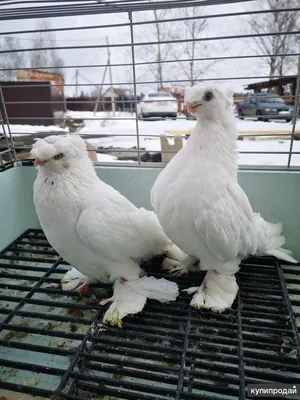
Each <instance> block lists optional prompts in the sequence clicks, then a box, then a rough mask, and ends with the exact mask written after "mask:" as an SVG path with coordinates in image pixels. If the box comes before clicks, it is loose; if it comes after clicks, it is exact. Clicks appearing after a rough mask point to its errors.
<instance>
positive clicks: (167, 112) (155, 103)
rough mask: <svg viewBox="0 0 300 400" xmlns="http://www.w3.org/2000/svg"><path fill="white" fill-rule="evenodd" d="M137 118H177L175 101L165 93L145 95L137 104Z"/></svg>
mask: <svg viewBox="0 0 300 400" xmlns="http://www.w3.org/2000/svg"><path fill="white" fill-rule="evenodd" d="M136 109H137V116H138V118H148V117H171V118H172V119H176V118H177V110H178V105H177V99H176V98H175V97H173V96H172V95H170V94H169V93H165V92H153V93H147V94H145V95H144V96H143V97H142V99H141V100H140V101H139V102H138V103H137V107H136Z"/></svg>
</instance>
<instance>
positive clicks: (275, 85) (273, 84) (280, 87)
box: [245, 76, 297, 105]
mask: <svg viewBox="0 0 300 400" xmlns="http://www.w3.org/2000/svg"><path fill="white" fill-rule="evenodd" d="M287 86H290V90H289V92H290V94H291V96H295V95H296V86H297V76H289V77H286V78H278V79H270V80H269V81H264V82H257V83H250V84H249V85H248V86H246V87H245V90H253V91H254V93H261V91H262V89H273V90H274V92H275V93H277V94H278V95H279V96H281V97H283V99H284V101H285V102H286V103H288V104H291V105H293V104H294V97H291V98H290V97H289V96H288V95H285V92H286V90H285V87H287Z"/></svg>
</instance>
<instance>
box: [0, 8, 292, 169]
mask: <svg viewBox="0 0 300 400" xmlns="http://www.w3.org/2000/svg"><path fill="white" fill-rule="evenodd" d="M25 3H26V2H25ZM241 5H242V6H243V7H244V8H241ZM17 6H18V8H17ZM217 6H218V9H217ZM226 6H227V7H226ZM230 6H232V7H233V8H231V9H229V7H230ZM0 7H1V15H0V19H2V20H3V21H4V23H6V22H7V21H14V23H15V24H16V25H15V29H14V30H12V29H11V25H8V27H7V28H6V29H5V28H3V31H2V32H0V41H1V40H2V41H4V40H5V38H10V39H11V40H14V41H15V43H16V44H19V45H18V46H17V45H16V46H15V47H14V48H12V47H8V48H5V46H2V48H1V49H0V67H1V68H0V73H2V74H5V73H8V75H9V76H10V75H11V74H12V75H13V76H14V74H15V73H18V72H20V71H23V72H24V71H25V72H26V71H27V72H30V71H32V70H33V71H35V70H37V69H38V70H39V71H40V72H41V71H46V72H47V71H52V72H53V71H57V70H60V72H62V73H63V75H64V78H65V79H64V81H63V83H60V84H57V83H55V82H51V83H50V85H49V82H46V83H45V82H44V83H42V82H40V84H39V87H40V89H41V90H42V89H43V88H45V87H50V88H51V90H54V89H55V88H59V87H63V91H65V92H66V93H68V96H70V91H73V90H75V92H76V96H77V98H78V93H77V91H78V90H82V91H83V92H85V93H90V92H92V91H95V90H96V92H97V96H96V95H95V96H94V97H97V100H96V98H93V99H92V100H82V103H81V105H82V106H83V107H85V106H86V107H89V110H91V109H94V107H95V109H97V107H98V106H99V105H100V106H101V107H102V108H103V110H105V109H106V107H107V106H108V107H110V109H111V110H113V109H114V107H118V102H117V101H114V100H113V99H110V100H109V101H107V100H105V99H104V98H102V97H103V93H104V92H107V91H109V90H110V89H113V90H114V89H115V88H117V89H120V88H122V89H126V90H129V91H130V92H131V99H130V100H126V99H125V98H123V99H122V100H121V101H120V102H121V103H122V107H124V109H126V110H129V109H130V110H131V111H130V113H129V114H130V115H125V114H126V113H121V114H120V113H119V114H118V113H114V112H113V113H107V114H104V113H102V114H101V113H96V115H93V116H85V117H80V118H83V119H84V124H85V126H84V127H83V129H81V128H82V127H81V128H78V129H77V131H76V132H78V133H79V134H80V135H82V136H83V137H84V138H86V139H87V140H89V141H90V142H91V143H92V142H93V144H95V151H96V152H97V153H98V162H97V164H98V165H103V164H104V165H116V163H115V162H113V161H112V162H109V161H107V160H108V159H109V160H115V159H116V158H117V161H118V165H119V166H123V165H124V164H121V163H119V161H126V164H125V165H126V166H127V167H139V166H140V165H143V167H151V168H153V167H158V168H160V167H162V166H163V165H164V163H162V162H161V160H158V162H151V163H150V161H154V158H155V155H156V154H157V152H158V153H159V152H160V154H162V152H164V153H173V154H174V153H175V152H176V151H174V149H172V150H170V151H168V150H163V149H162V148H160V147H159V146H157V143H155V140H156V139H158V138H159V136H160V134H163V133H164V131H165V130H166V129H172V125H173V124H172V122H169V121H168V122H169V125H167V124H165V125H162V126H161V127H160V128H159V129H158V128H157V127H156V126H155V123H154V124H153V129H148V128H147V127H146V125H145V124H144V121H142V120H141V119H139V118H138V113H137V112H135V110H137V107H138V104H144V102H145V101H144V100H143V98H140V95H141V93H142V92H143V91H144V90H150V87H151V90H154V89H153V88H154V87H157V88H159V89H160V90H169V89H170V88H171V89H172V88H173V89H174V88H176V89H177V88H180V89H181V90H183V89H184V88H186V87H187V86H189V85H191V84H195V83H197V82H199V81H203V82H220V83H222V82H226V83H229V84H236V83H237V82H241V83H240V86H242V85H243V83H245V84H246V83H247V84H250V83H253V82H254V81H257V80H259V81H260V80H268V79H269V78H270V77H271V78H272V79H277V78H278V79H279V80H280V79H290V80H292V81H293V82H294V83H293V85H294V86H295V87H294V89H293V90H292V91H291V93H290V95H289V97H290V100H292V102H293V104H294V111H293V113H292V114H291V116H290V117H289V118H287V121H289V120H291V119H292V124H291V125H286V126H279V125H278V129H277V127H275V128H276V129H275V128H274V129H275V131H278V130H280V131H281V132H280V138H281V139H282V141H281V143H280V145H278V146H276V150H274V148H273V147H272V146H271V145H270V146H261V148H260V150H259V151H258V149H257V148H256V147H257V146H256V144H255V145H253V146H250V147H252V148H248V147H247V146H245V142H248V139H249V138H251V139H252V138H253V137H254V136H255V138H257V139H260V138H262V137H265V136H266V134H267V135H269V134H270V132H269V131H271V129H269V128H268V127H267V124H265V125H264V127H263V128H262V129H260V128H259V129H258V130H257V132H256V129H254V128H253V132H256V133H255V134H254V133H251V132H250V133H249V132H244V128H242V132H240V137H241V138H244V139H246V140H245V142H244V144H242V145H241V149H240V154H241V159H242V160H243V161H241V162H240V164H241V168H244V169H252V168H253V165H259V166H260V168H261V169H265V168H267V169H269V168H270V169H278V168H279V169H289V170H299V165H300V164H299V163H300V161H299V160H300V157H299V154H300V152H299V148H298V144H299V143H297V142H296V140H297V139H299V130H297V126H296V121H297V118H298V117H299V115H298V114H299V100H298V99H299V96H300V85H299V79H300V78H299V77H300V75H299V62H300V61H299V60H300V58H299V57H300V53H299V46H298V43H300V42H299V37H300V36H299V35H300V30H299V23H298V22H299V21H298V22H297V23H295V24H294V25H293V26H290V27H286V26H284V28H282V29H281V28H280V29H279V28H278V29H275V31H274V29H273V28H272V29H269V28H268V27H265V26H264V25H263V24H262V25H261V26H260V29H259V30H258V31H250V32H249V31H248V30H247V29H246V27H247V26H248V25H247V24H248V23H249V21H250V19H251V18H253V19H257V20H259V18H268V16H270V15H273V14H274V15H277V16H278V18H279V19H280V16H281V15H291V14H293V15H298V17H299V15H300V14H299V13H300V7H299V4H298V3H297V2H296V1H292V0H289V1H286V2H280V3H278V6H277V7H275V8H274V7H273V8H270V9H269V8H267V7H264V6H263V5H262V2H258V1H254V0H248V1H245V0H244V1H242V0H218V1H212V0H202V1H196V0H195V1H182V0H181V1H180V0H168V1H164V0H158V1H144V0H134V1H127V0H119V1H115V0H108V1H101V2H99V1H87V2H84V4H83V3H81V2H79V1H74V2H61V1H56V2H55V4H53V2H48V1H44V2H43V3H40V4H37V3H32V2H30V4H22V5H20V4H19V2H18V1H15V0H10V1H7V2H5V3H3V4H1V6H0ZM174 7H175V8H176V9H177V11H180V10H181V11H182V10H187V11H182V12H181V14H180V15H179V16H178V15H177V14H172V12H173V11H174V10H173V9H174ZM222 7H223V8H222ZM195 9H197V10H202V11H203V12H202V11H201V12H198V13H197V12H196V14H195V13H194V12H193V10H195ZM172 10H173V11H172ZM191 10H192V11H191ZM159 11H160V12H161V13H160V14H157V13H158V12H159ZM175 11H176V10H175ZM41 13H42V14H43V16H44V17H45V18H48V19H49V20H51V18H52V21H55V23H54V25H55V27H53V28H52V27H50V25H49V26H47V24H46V23H45V24H44V25H46V26H44V25H42V26H39V27H38V29H37V28H35V29H31V28H32V26H33V25H32V24H33V22H34V21H35V18H38V17H40V15H41ZM164 13H166V14H164ZM101 15H103V16H105V20H103V21H102V22H103V23H102V24H100V23H99V21H98V20H97V19H95V21H93V20H92V19H91V21H89V20H87V19H84V17H85V16H90V17H91V18H92V17H94V16H97V17H98V16H101ZM111 15H114V16H115V17H116V18H114V19H113V20H111V21H112V22H111V23H109V22H110V20H109V18H110V16H111ZM71 16H73V17H74V18H76V16H77V17H78V16H82V18H81V17H80V18H81V19H80V23H79V21H77V22H78V23H76V24H74V23H73V22H72V20H71V19H70V18H71ZM68 18H69V19H68ZM247 18H248V19H247ZM249 18H250V19H249ZM289 18H290V17H289ZM17 20H24V21H27V22H28V29H24V28H23V27H22V26H20V25H17V23H18V21H17ZM56 21H59V23H57V22H56ZM201 21H202V22H203V23H212V24H213V25H212V26H211V27H210V28H209V29H208V31H207V32H206V31H200V32H198V34H197V35H195V34H193V35H192V36H191V35H190V34H186V33H185V32H184V26H185V25H187V24H191V26H193V25H192V24H194V23H198V24H199V23H201ZM217 21H222V24H221V23H220V24H219V26H223V27H227V26H228V27H229V28H230V29H224V30H220V28H217V25H216V22H217ZM264 21H265V20H264ZM93 22H94V23H93ZM264 23H265V22H264ZM177 25H178V32H180V34H179V33H178V32H173V31H171V30H170V27H171V26H173V27H174V26H177ZM236 26H237V27H238V26H240V27H241V29H235V27H236ZM17 28H18V29H17ZM148 28H149V29H150V31H149V29H148ZM143 29H146V31H147V33H143V34H142V35H141V32H142V31H143ZM155 30H157V32H159V30H160V31H161V32H164V31H166V32H169V30H170V32H169V33H168V35H162V36H160V34H159V33H158V34H157V35H156V34H153V31H155ZM114 32H118V35H117V37H116V36H114V35H113V33H114ZM149 32H150V33H149ZM55 34H58V35H59V39H58V40H56V38H55V36H53V37H52V36H51V35H55ZM43 35H46V36H47V35H50V36H49V38H52V39H51V40H50V39H49V40H48V41H47V40H44V41H43V40H42V41H41V42H40V44H39V45H37V44H36V45H35V46H31V45H30V43H31V42H32V41H33V40H34V38H36V37H38V36H41V38H42V37H43ZM67 35H68V36H67ZM76 35H77V36H76ZM78 35H80V36H79V37H78ZM85 35H86V39H85ZM103 35H107V36H106V38H109V40H110V43H109V46H108V41H107V42H106V41H104V40H102V39H104V36H103ZM102 36H103V37H102ZM147 36H149V37H147ZM264 38H265V40H266V41H269V42H274V43H275V42H280V41H283V42H282V43H284V46H281V47H280V48H277V50H276V51H275V50H274V49H273V48H272V49H270V48H268V49H266V48H263V49H262V48H261V47H256V48H254V50H253V44H254V43H255V41H257V40H260V41H261V43H260V45H262V43H264V42H263V40H264ZM287 38H290V39H291V42H293V44H292V45H290V41H288V42H286V41H287ZM23 44H24V45H23ZM31 44H32V43H31ZM214 45H217V46H219V47H221V48H216V49H214V47H213V46H214ZM178 46H182V47H180V48H178ZM189 47H191V48H192V49H194V50H197V51H196V53H194V51H193V57H192V56H191V55H190V54H186V49H188V48H189ZM263 47H264V46H263ZM164 48H166V49H167V51H166V52H164ZM170 48H172V49H175V50H176V51H175V53H176V54H175V53H173V52H172V51H171V50H170ZM145 49H148V50H149V51H148V53H147V57H145V56H144V55H143V54H142V51H143V50H145ZM153 49H154V53H155V52H156V53H157V51H158V53H157V54H156V53H155V54H156V55H155V56H153ZM159 49H160V50H161V51H162V54H160V50H159ZM178 49H179V50H180V51H181V53H180V56H178V54H177V53H178ZM207 49H208V50H209V51H206V50H207ZM106 50H108V53H111V59H110V56H109V60H108V61H107V63H105V59H106ZM204 50H205V51H204ZM273 50H274V51H273ZM46 52H49V53H51V52H53V54H54V53H55V54H60V55H61V54H63V55H64V63H63V65H56V63H55V60H51V62H49V60H47V62H46V61H45V62H44V63H41V62H39V63H36V64H34V61H33V60H40V59H43V57H44V56H45V54H46ZM81 54H82V56H79V55H81ZM89 54H91V55H92V58H91V59H90V58H89ZM35 55H36V57H35ZM15 56H16V57H19V56H20V59H23V61H22V62H21V61H20V62H19V63H18V64H16V63H14V62H12V61H11V60H12V59H13V58H14V57H15ZM7 57H8V59H9V62H5V61H6V58H7ZM31 57H32V61H31V65H30V66H29V64H28V60H30V59H31ZM44 58H45V57H44ZM46 58H47V57H46ZM1 59H3V60H4V63H3V65H1ZM83 59H86V61H85V62H83V61H82V60H83ZM266 59H269V60H272V59H273V61H274V63H275V64H276V65H279V64H280V63H282V62H285V61H284V60H292V61H293V62H291V63H288V64H287V65H288V68H286V70H285V71H283V70H282V68H281V69H280V68H279V70H278V71H277V72H276V71H273V72H272V73H270V74H269V73H268V71H267V70H266V68H264V67H262V66H261V65H260V64H259V62H260V61H261V60H266ZM253 60H258V61H257V63H256V64H252V62H253ZM207 63H208V64H207ZM210 63H216V65H227V69H226V68H225V69H223V70H222V71H223V72H226V73H223V72H220V71H219V70H218V69H216V70H213V69H212V71H213V72H211V73H208V74H207V73H206V69H205V68H204V72H203V73H202V74H200V75H197V76H196V77H195V76H194V73H192V76H186V69H187V68H189V66H191V65H194V67H195V70H197V69H200V70H201V68H202V67H203V66H207V65H210ZM6 64H7V65H6ZM239 64H240V65H241V68H240V69H235V67H236V65H239ZM107 70H110V79H106V71H107ZM160 70H161V71H162V70H164V71H165V72H164V73H163V74H161V73H160V72H159V71H160ZM153 71H155V72H153ZM174 71H176V72H175V73H174ZM184 71H185V72H184ZM23 72H22V73H23ZM194 72H195V71H194ZM196 72H197V71H196ZM25 75H26V74H25ZM86 75H87V76H86ZM159 75H161V76H159ZM78 76H79V80H78ZM101 78H102V82H101ZM26 80H27V78H26ZM13 84H14V83H13V82H2V88H3V90H7V91H9V90H12V87H14V85H13ZM35 84H36V82H32V87H33V86H36V85H35ZM24 85H25V83H24ZM21 86H22V85H19V87H21ZM25 86H26V88H30V87H31V85H30V82H28V81H27V82H26V85H25ZM25 86H24V87H25ZM89 96H90V94H89ZM100 97H101V101H100V102H99V98H100ZM4 100H5V104H6V105H7V107H8V108H9V107H12V108H13V107H15V108H16V107H18V108H20V109H21V108H22V107H25V106H26V107H29V108H30V109H33V108H35V107H37V106H38V105H39V106H42V105H44V106H45V107H46V106H49V107H50V106H51V107H54V106H55V107H58V106H62V105H64V104H65V99H59V100H53V99H52V100H47V101H43V100H41V99H38V100H30V99H26V100H25V101H22V100H21V101H20V100H18V99H13V100H11V99H7V98H6V99H4ZM177 100H178V101H177V102H178V109H180V110H181V106H182V99H177ZM75 103H76V101H72V100H70V99H69V100H68V105H69V106H72V105H74V104H75ZM126 103H127V105H126V107H125V104H126ZM45 109H46V108H44V110H45ZM27 110H28V108H27ZM44 114H46V113H45V112H44ZM42 117H43V118H42V119H43V121H44V123H45V125H47V126H49V124H50V123H52V122H53V121H54V120H55V118H56V117H55V116H54V115H53V116H49V115H48V116H47V115H43V116H42ZM268 117H270V115H265V114H264V113H263V114H262V115H261V116H260V119H261V120H264V119H265V120H267V119H268ZM80 118H79V117H76V118H75V117H74V122H77V120H78V119H80ZM177 119H178V120H179V122H180V125H176V129H177V126H183V125H182V124H183V120H184V119H185V115H184V114H180V115H178V118H177ZM40 120H41V116H35V117H33V116H29V113H28V112H27V113H26V112H24V113H23V114H22V115H21V116H14V122H15V123H21V122H20V121H22V124H27V123H28V121H31V123H32V124H33V125H36V124H38V121H40ZM130 121H132V123H131V124H130ZM68 122H69V115H68V114H67V113H65V115H64V117H63V118H62V124H63V125H64V126H65V125H66V124H67V123H68ZM92 122H94V123H95V122H97V123H96V124H94V126H93V128H92V127H91V124H92ZM7 123H8V122H7ZM7 123H6V125H7ZM112 124H115V126H114V127H112V128H110V127H109V126H110V125H111V126H112ZM129 125H130V128H129ZM184 126H185V128H184V129H189V128H190V126H191V125H187V124H185V125H184ZM265 127H266V128H265ZM89 129H90V131H89ZM251 130H252V128H251ZM260 130H261V131H262V132H260ZM32 131H33V132H30V135H31V136H33V137H43V135H42V134H41V133H40V132H37V134H36V135H35V134H34V131H35V129H34V128H33V129H32ZM125 131H126V132H125ZM17 132H18V131H17ZM90 132H92V136H93V137H92V138H91V137H90V136H91V135H90ZM268 132H269V133H268ZM25 133H26V132H22V134H24V136H23V137H22V139H20V138H17V136H14V135H13V137H14V138H15V139H16V141H19V142H18V143H17V145H15V146H14V147H15V150H16V151H17V153H20V152H23V153H24V152H25V153H26V152H27V151H29V150H30V145H29V144H28V143H29V142H30V143H31V142H32V140H31V141H29V142H28V135H27V137H26V134H25ZM50 133H51V130H50V131H49V132H48V134H50ZM274 135H276V132H275V133H274ZM4 136H5V135H4ZM4 136H3V138H4ZM122 137H123V142H122V143H123V145H122V146H121V145H120V143H121V138H122ZM31 139H32V138H31ZM129 139H131V140H129ZM283 141H284V143H283ZM128 142H130V145H128ZM185 142H186V137H185V138H183V144H184V143H185ZM124 143H126V144H124ZM11 144H12V145H13V142H12V143H11ZM0 145H1V142H0ZM0 149H1V146H0ZM6 150H9V151H11V152H14V151H15V150H14V149H13V147H12V146H11V145H10V146H8V147H7V148H6ZM93 151H94V150H93ZM148 153H149V154H150V156H149V157H148V156H147V155H148ZM120 154H121V155H122V157H121V156H120ZM276 155H278V156H277V157H276ZM0 156H1V154H0ZM101 156H102V157H101ZM144 156H145V157H144ZM146 156H147V157H146ZM250 156H252V157H250ZM161 159H162V157H161ZM258 159H259V161H257V160H258ZM279 160H280V165H279ZM0 161H1V157H0ZM127 161H130V162H127ZM26 162H27V161H26ZM26 162H25V163H26ZM0 167H1V165H0ZM2 167H3V168H4V167H5V168H7V165H5V164H4V166H2Z"/></svg>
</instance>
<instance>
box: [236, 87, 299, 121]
mask: <svg viewBox="0 0 300 400" xmlns="http://www.w3.org/2000/svg"><path fill="white" fill-rule="evenodd" d="M237 107H238V116H239V118H240V119H244V117H256V118H257V119H258V120H259V121H269V119H285V120H286V122H290V121H291V119H292V107H291V106H289V105H287V104H285V102H284V101H283V99H282V98H281V97H280V96H278V95H277V94H274V93H272V94H271V93H263V94H262V93H261V94H255V95H253V96H250V97H248V98H246V99H245V100H242V101H240V102H239V103H238V106H237Z"/></svg>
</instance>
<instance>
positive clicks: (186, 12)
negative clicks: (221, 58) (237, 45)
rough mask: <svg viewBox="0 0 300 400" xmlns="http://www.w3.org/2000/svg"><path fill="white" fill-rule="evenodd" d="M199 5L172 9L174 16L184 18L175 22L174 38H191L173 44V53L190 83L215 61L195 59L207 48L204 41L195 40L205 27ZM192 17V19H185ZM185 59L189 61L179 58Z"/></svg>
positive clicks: (205, 21)
mask: <svg viewBox="0 0 300 400" xmlns="http://www.w3.org/2000/svg"><path fill="white" fill-rule="evenodd" d="M201 15H202V8H201V7H191V8H180V9H177V10H175V11H174V16H175V17H178V18H185V19H184V20H183V21H180V22H177V23H176V25H177V26H176V27H175V29H176V32H173V33H172V37H173V38H174V39H191V41H187V42H183V43H179V44H178V45H175V46H173V49H172V50H173V55H174V58H175V59H176V60H178V61H179V63H178V65H179V66H180V68H181V70H182V72H183V74H184V76H185V77H186V78H187V79H188V80H189V82H190V84H191V85H194V84H195V82H196V80H197V79H198V78H199V77H200V76H202V75H203V74H204V73H205V71H206V70H207V69H208V68H209V67H210V66H211V65H212V64H214V63H215V61H214V62H208V63H207V62H205V63H203V62H202V63H201V62H198V61H197V58H199V57H201V56H203V54H204V52H205V51H206V50H207V45H206V44H204V42H197V40H196V39H199V38H200V37H201V36H203V32H204V31H205V29H206V27H207V20H206V19H204V18H196V17H201ZM189 17H192V18H194V19H190V20H189V19H186V18H189ZM183 59H187V60H189V61H186V62H183V61H180V60H183Z"/></svg>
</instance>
